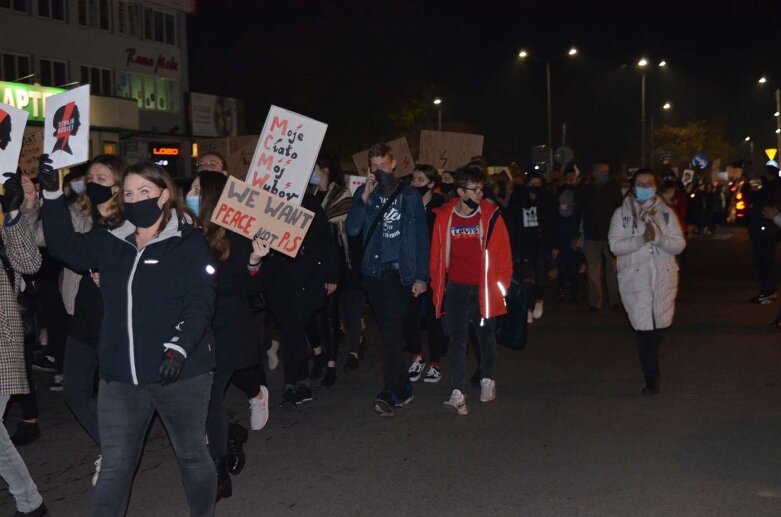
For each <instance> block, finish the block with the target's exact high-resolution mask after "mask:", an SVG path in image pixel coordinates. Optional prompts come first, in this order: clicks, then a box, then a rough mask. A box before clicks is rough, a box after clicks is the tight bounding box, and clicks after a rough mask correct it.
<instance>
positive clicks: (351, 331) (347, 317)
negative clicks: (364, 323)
mask: <svg viewBox="0 0 781 517" xmlns="http://www.w3.org/2000/svg"><path fill="white" fill-rule="evenodd" d="M339 305H340V307H339V312H341V314H342V321H343V322H344V329H345V331H346V333H345V341H346V343H347V350H348V351H349V352H350V353H352V354H358V352H359V350H360V347H361V334H362V331H361V317H362V316H363V309H364V305H366V293H365V292H364V290H363V289H362V288H358V287H345V288H344V289H343V290H342V294H341V300H340V303H339Z"/></svg>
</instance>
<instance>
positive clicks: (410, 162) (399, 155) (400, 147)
mask: <svg viewBox="0 0 781 517" xmlns="http://www.w3.org/2000/svg"><path fill="white" fill-rule="evenodd" d="M385 145H387V146H388V147H390V150H391V154H392V155H393V159H395V160H396V168H395V169H394V170H393V173H394V174H395V175H396V177H398V178H401V177H403V176H408V175H410V174H412V171H414V170H415V160H414V159H413V158H412V153H411V152H410V150H409V142H407V139H406V138H405V137H401V138H397V139H396V140H391V141H390V142H385ZM353 163H354V164H355V169H356V170H357V171H358V173H359V174H362V175H364V176H366V175H367V174H368V173H369V150H368V149H366V150H365V151H361V152H360V153H355V154H354V155H353Z"/></svg>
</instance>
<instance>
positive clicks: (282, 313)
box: [271, 305, 315, 387]
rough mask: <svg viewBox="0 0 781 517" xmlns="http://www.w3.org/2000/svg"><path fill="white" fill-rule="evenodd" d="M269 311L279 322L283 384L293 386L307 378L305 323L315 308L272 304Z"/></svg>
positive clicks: (307, 361)
mask: <svg viewBox="0 0 781 517" xmlns="http://www.w3.org/2000/svg"><path fill="white" fill-rule="evenodd" d="M271 312H272V313H273V314H274V316H275V318H276V320H277V323H279V339H280V342H281V344H282V364H283V366H284V371H285V386H292V387H295V386H296V384H298V383H299V382H301V381H304V380H307V379H308V378H309V359H308V358H307V355H306V346H307V343H306V325H307V323H309V320H310V319H311V318H312V314H314V312H315V309H308V310H305V309H302V308H301V307H296V306H288V305H273V306H272V307H271Z"/></svg>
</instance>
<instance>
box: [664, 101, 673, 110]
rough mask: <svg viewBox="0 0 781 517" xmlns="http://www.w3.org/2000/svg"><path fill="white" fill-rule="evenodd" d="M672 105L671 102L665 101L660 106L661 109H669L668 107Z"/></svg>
mask: <svg viewBox="0 0 781 517" xmlns="http://www.w3.org/2000/svg"><path fill="white" fill-rule="evenodd" d="M672 107H673V105H672V104H670V103H669V102H665V103H664V106H662V109H663V110H668V109H670V108H672Z"/></svg>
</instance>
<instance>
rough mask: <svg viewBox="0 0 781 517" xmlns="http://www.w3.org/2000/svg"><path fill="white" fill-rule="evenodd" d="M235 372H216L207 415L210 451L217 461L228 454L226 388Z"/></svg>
mask: <svg viewBox="0 0 781 517" xmlns="http://www.w3.org/2000/svg"><path fill="white" fill-rule="evenodd" d="M232 376H233V372H218V373H215V374H214V382H213V383H212V393H211V399H209V414H208V416H207V417H206V436H208V438H209V452H210V453H211V456H212V459H213V460H214V461H215V462H216V461H217V460H218V459H220V458H224V457H225V456H227V455H228V415H227V414H225V389H226V388H227V387H228V383H229V382H230V380H231V377H232Z"/></svg>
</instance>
